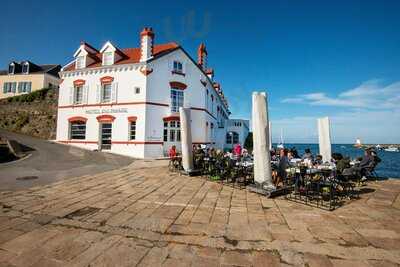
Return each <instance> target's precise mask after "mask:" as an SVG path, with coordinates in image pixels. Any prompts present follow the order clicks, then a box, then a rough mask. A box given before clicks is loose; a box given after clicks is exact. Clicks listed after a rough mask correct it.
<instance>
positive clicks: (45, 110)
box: [0, 89, 57, 139]
mask: <svg viewBox="0 0 400 267" xmlns="http://www.w3.org/2000/svg"><path fill="white" fill-rule="evenodd" d="M56 116H57V92H56V90H55V89H42V90H38V91H35V92H32V93H30V94H26V95H21V96H14V97H9V98H6V99H1V100H0V128H2V129H6V130H8V131H13V132H19V133H23V134H28V135H31V136H36V137H39V138H43V139H54V138H55V131H56Z"/></svg>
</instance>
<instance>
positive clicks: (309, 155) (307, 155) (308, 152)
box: [301, 148, 314, 161]
mask: <svg viewBox="0 0 400 267" xmlns="http://www.w3.org/2000/svg"><path fill="white" fill-rule="evenodd" d="M301 159H302V160H305V159H307V160H310V161H313V160H314V156H313V154H312V153H311V150H310V149H309V148H306V149H305V150H304V154H303V156H302V157H301Z"/></svg>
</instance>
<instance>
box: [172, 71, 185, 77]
mask: <svg viewBox="0 0 400 267" xmlns="http://www.w3.org/2000/svg"><path fill="white" fill-rule="evenodd" d="M171 73H172V74H176V75H182V76H185V73H183V72H180V71H176V70H173V71H171Z"/></svg>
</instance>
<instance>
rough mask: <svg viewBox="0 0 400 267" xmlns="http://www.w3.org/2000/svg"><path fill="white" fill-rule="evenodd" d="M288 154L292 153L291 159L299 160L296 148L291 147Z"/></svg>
mask: <svg viewBox="0 0 400 267" xmlns="http://www.w3.org/2000/svg"><path fill="white" fill-rule="evenodd" d="M290 152H291V153H292V155H293V158H295V159H298V158H300V156H299V153H298V152H297V149H296V147H292V148H291V149H290Z"/></svg>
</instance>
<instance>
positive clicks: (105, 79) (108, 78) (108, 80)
mask: <svg viewBox="0 0 400 267" xmlns="http://www.w3.org/2000/svg"><path fill="white" fill-rule="evenodd" d="M113 81H114V77H111V76H104V77H101V78H100V82H101V84H105V83H112V82H113Z"/></svg>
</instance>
